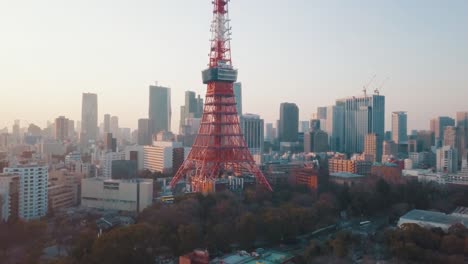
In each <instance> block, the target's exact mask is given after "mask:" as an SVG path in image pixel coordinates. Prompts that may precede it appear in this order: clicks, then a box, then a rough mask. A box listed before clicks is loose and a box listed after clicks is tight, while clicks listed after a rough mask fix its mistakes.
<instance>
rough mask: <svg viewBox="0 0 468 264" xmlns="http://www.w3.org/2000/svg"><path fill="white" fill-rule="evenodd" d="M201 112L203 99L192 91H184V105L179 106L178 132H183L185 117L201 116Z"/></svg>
mask: <svg viewBox="0 0 468 264" xmlns="http://www.w3.org/2000/svg"><path fill="white" fill-rule="evenodd" d="M202 114H203V99H202V98H201V97H200V95H198V97H196V93H195V92H192V91H186V92H185V105H183V106H181V108H180V125H179V134H182V135H183V134H184V133H183V132H184V131H185V129H186V128H185V126H186V125H187V124H186V122H187V121H186V120H187V118H201V116H202Z"/></svg>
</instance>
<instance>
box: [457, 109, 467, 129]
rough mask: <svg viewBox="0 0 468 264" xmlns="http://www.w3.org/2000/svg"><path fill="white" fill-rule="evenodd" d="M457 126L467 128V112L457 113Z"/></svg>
mask: <svg viewBox="0 0 468 264" xmlns="http://www.w3.org/2000/svg"><path fill="white" fill-rule="evenodd" d="M457 126H458V127H466V128H468V112H457Z"/></svg>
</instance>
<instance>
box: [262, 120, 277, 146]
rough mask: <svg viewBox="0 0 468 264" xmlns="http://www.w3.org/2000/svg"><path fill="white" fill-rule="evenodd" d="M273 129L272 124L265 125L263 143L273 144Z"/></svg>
mask: <svg viewBox="0 0 468 264" xmlns="http://www.w3.org/2000/svg"><path fill="white" fill-rule="evenodd" d="M275 137H276V136H275V129H274V127H273V123H266V124H265V141H268V142H273V140H274V139H275Z"/></svg>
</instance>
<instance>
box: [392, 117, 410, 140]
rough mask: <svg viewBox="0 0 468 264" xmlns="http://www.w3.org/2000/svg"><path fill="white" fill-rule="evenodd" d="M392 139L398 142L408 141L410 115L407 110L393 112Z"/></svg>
mask: <svg viewBox="0 0 468 264" xmlns="http://www.w3.org/2000/svg"><path fill="white" fill-rule="evenodd" d="M392 139H393V141H395V143H397V144H407V143H408V116H407V114H406V112H401V111H400V112H393V113H392Z"/></svg>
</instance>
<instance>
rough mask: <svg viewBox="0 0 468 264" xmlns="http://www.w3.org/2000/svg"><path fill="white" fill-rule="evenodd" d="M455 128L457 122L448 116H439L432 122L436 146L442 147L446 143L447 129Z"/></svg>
mask: <svg viewBox="0 0 468 264" xmlns="http://www.w3.org/2000/svg"><path fill="white" fill-rule="evenodd" d="M448 126H455V120H454V119H453V118H450V117H448V116H439V117H436V118H434V119H432V120H431V130H432V131H433V132H434V135H435V141H436V146H437V147H440V146H442V143H443V142H444V130H445V127H448Z"/></svg>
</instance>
